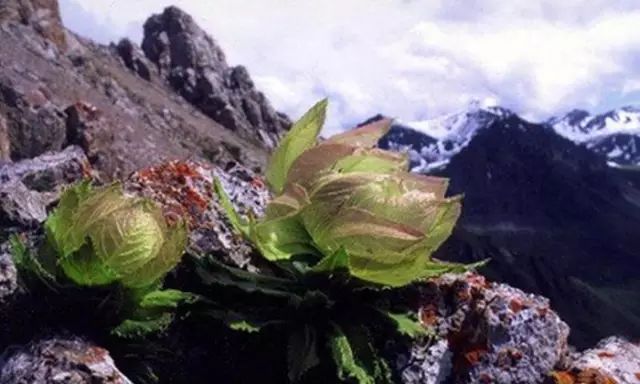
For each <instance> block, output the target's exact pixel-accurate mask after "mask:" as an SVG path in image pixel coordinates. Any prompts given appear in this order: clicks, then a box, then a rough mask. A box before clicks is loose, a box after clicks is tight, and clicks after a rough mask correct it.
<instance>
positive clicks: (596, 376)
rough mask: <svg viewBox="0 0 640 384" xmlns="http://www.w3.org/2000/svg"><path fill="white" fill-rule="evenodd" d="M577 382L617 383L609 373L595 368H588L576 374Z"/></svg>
mask: <svg viewBox="0 0 640 384" xmlns="http://www.w3.org/2000/svg"><path fill="white" fill-rule="evenodd" d="M575 376H576V384H617V382H616V381H615V380H614V379H613V378H611V377H610V376H609V375H607V374H605V373H602V372H600V371H598V370H597V369H595V368H587V369H584V370H582V371H580V372H578V373H577V374H576V375H575Z"/></svg>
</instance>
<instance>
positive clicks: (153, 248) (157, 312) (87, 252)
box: [13, 182, 190, 335]
mask: <svg viewBox="0 0 640 384" xmlns="http://www.w3.org/2000/svg"><path fill="white" fill-rule="evenodd" d="M44 227H45V244H44V246H43V248H42V250H41V251H40V252H39V254H38V255H36V256H33V255H30V254H29V253H28V252H27V251H26V249H25V248H24V247H21V246H20V244H19V242H18V241H17V239H14V247H13V248H14V252H13V253H14V257H15V258H16V261H17V264H18V265H19V266H21V267H22V268H21V269H23V270H25V271H29V272H32V273H34V272H35V274H37V275H38V276H39V277H40V279H41V280H42V281H44V282H46V283H47V284H48V285H49V286H53V287H57V288H60V287H63V286H75V287H97V288H101V287H115V288H116V289H118V290H119V291H120V292H121V293H123V294H122V295H120V296H121V297H122V303H120V304H119V305H118V306H119V307H121V308H122V310H123V311H122V316H123V317H124V318H128V319H127V320H126V321H124V322H123V323H122V324H121V325H120V326H119V327H117V328H116V329H115V332H116V333H119V334H122V335H127V334H136V333H146V332H147V331H150V330H153V329H154V328H158V327H164V326H166V325H167V324H168V322H169V321H170V319H171V314H170V310H171V309H172V308H174V307H175V306H177V304H178V303H179V302H181V301H185V300H189V299H190V295H188V294H185V293H182V292H179V291H173V290H166V291H163V290H160V287H161V285H162V280H163V278H164V276H165V275H166V274H167V273H168V272H169V271H170V270H171V269H173V268H174V267H175V266H176V265H177V264H178V262H179V261H180V259H181V257H182V255H183V253H184V249H185V247H186V242H187V227H186V224H185V222H184V221H182V220H179V221H178V222H177V223H175V224H172V225H169V224H168V223H167V221H166V220H165V218H164V217H163V214H162V211H161V209H160V208H159V207H158V206H157V205H156V204H155V203H154V202H153V201H150V200H147V199H142V198H135V197H127V196H125V195H124V194H123V191H122V187H121V185H120V184H113V185H110V186H105V187H99V188H93V187H92V186H91V184H90V183H89V182H81V183H78V184H76V185H74V186H71V187H69V188H68V189H67V190H66V191H65V192H64V193H63V194H62V197H61V199H60V202H59V203H58V206H57V207H56V209H55V210H54V211H53V212H52V213H51V214H50V215H49V216H48V218H47V220H46V222H45V224H44Z"/></svg>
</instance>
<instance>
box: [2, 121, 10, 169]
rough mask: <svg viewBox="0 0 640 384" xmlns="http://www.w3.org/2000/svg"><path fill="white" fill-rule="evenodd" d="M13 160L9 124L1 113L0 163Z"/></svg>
mask: <svg viewBox="0 0 640 384" xmlns="http://www.w3.org/2000/svg"><path fill="white" fill-rule="evenodd" d="M10 160H11V144H10V142H9V125H8V124H7V119H5V118H4V116H3V115H2V114H1V113H0V164H2V162H7V161H10Z"/></svg>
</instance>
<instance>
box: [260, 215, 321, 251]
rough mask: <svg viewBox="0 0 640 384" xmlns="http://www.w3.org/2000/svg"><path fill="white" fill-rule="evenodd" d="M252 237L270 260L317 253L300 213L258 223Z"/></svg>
mask: <svg viewBox="0 0 640 384" xmlns="http://www.w3.org/2000/svg"><path fill="white" fill-rule="evenodd" d="M252 239H253V241H254V243H255V244H256V246H257V247H258V249H259V250H260V251H261V253H262V256H263V257H264V258H265V259H267V260H270V261H278V260H288V259H290V258H291V257H292V256H294V255H301V254H302V255H304V254H316V253H317V251H316V250H315V248H314V247H313V246H312V242H311V237H309V234H308V233H307V231H306V230H305V228H304V226H303V225H302V222H301V221H300V219H299V218H298V215H291V216H284V217H280V218H277V219H273V220H266V221H263V222H261V223H258V224H256V225H255V227H254V228H253V231H252Z"/></svg>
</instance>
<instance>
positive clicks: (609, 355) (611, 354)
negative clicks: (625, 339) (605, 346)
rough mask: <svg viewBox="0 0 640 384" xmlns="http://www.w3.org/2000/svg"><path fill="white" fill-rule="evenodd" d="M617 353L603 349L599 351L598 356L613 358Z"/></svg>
mask: <svg viewBox="0 0 640 384" xmlns="http://www.w3.org/2000/svg"><path fill="white" fill-rule="evenodd" d="M615 356H616V355H615V353H613V352H609V351H602V352H598V357H602V358H608V359H610V358H612V357H615Z"/></svg>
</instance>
